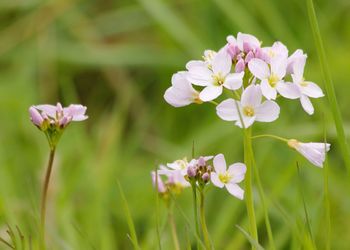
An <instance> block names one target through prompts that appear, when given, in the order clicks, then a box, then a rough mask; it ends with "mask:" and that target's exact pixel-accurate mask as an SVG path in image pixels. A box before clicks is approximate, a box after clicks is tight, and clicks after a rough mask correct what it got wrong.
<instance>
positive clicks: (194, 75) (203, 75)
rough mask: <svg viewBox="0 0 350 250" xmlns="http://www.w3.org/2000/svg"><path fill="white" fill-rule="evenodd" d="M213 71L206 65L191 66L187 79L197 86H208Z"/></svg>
mask: <svg viewBox="0 0 350 250" xmlns="http://www.w3.org/2000/svg"><path fill="white" fill-rule="evenodd" d="M212 74H213V72H212V71H211V70H209V69H208V67H207V66H193V67H192V66H191V67H190V68H189V71H188V74H187V80H188V81H189V82H190V83H192V84H194V85H198V86H208V85H210V84H211V82H212V77H211V76H212Z"/></svg>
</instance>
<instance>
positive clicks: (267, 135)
mask: <svg viewBox="0 0 350 250" xmlns="http://www.w3.org/2000/svg"><path fill="white" fill-rule="evenodd" d="M251 138H252V139H258V138H273V139H276V140H280V141H283V142H288V139H286V138H283V137H280V136H277V135H269V134H263V135H255V136H252V137H251Z"/></svg>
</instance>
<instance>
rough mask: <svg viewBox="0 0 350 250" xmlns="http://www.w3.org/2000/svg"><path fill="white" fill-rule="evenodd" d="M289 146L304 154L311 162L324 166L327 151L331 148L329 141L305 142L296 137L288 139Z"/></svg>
mask: <svg viewBox="0 0 350 250" xmlns="http://www.w3.org/2000/svg"><path fill="white" fill-rule="evenodd" d="M288 146H289V147H291V148H293V149H295V150H296V151H298V152H299V153H300V154H302V155H303V156H304V157H305V158H306V159H307V160H308V161H309V162H311V163H312V164H314V165H315V166H317V167H320V168H322V167H323V162H324V160H325V158H326V153H327V152H328V151H329V150H330V147H331V145H330V144H329V143H316V142H308V143H303V142H299V141H297V140H295V139H290V140H288Z"/></svg>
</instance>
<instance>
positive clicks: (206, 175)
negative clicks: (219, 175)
mask: <svg viewBox="0 0 350 250" xmlns="http://www.w3.org/2000/svg"><path fill="white" fill-rule="evenodd" d="M209 179H210V175H209V174H208V173H204V174H203V175H202V180H203V181H204V182H208V181H209Z"/></svg>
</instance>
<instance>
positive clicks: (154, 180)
mask: <svg viewBox="0 0 350 250" xmlns="http://www.w3.org/2000/svg"><path fill="white" fill-rule="evenodd" d="M151 175H152V183H153V186H154V187H155V186H156V185H158V187H157V191H158V192H159V193H165V192H166V187H165V185H164V182H163V181H162V179H161V178H160V176H159V173H158V174H157V176H156V172H155V171H153V172H152V173H151Z"/></svg>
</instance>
